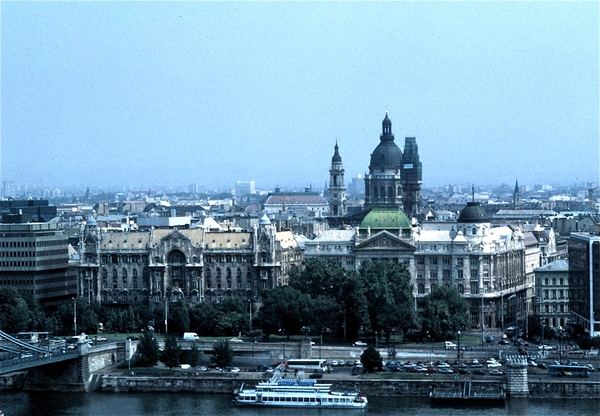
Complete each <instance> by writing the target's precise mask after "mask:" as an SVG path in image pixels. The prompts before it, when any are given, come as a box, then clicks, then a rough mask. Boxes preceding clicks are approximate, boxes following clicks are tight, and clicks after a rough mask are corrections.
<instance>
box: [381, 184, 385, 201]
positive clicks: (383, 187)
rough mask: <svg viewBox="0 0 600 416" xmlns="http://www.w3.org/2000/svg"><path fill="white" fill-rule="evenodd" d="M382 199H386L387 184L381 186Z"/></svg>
mask: <svg viewBox="0 0 600 416" xmlns="http://www.w3.org/2000/svg"><path fill="white" fill-rule="evenodd" d="M381 199H385V186H381Z"/></svg>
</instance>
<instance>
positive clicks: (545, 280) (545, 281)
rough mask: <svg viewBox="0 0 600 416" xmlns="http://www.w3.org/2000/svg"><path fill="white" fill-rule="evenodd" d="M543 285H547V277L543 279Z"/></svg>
mask: <svg viewBox="0 0 600 416" xmlns="http://www.w3.org/2000/svg"><path fill="white" fill-rule="evenodd" d="M544 285H546V286H548V278H545V279H544Z"/></svg>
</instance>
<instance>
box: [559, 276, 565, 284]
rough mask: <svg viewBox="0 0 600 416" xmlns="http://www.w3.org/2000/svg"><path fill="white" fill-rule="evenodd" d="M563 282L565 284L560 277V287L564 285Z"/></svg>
mask: <svg viewBox="0 0 600 416" xmlns="http://www.w3.org/2000/svg"><path fill="white" fill-rule="evenodd" d="M564 282H565V281H564V279H563V278H562V277H561V278H560V284H561V285H564V284H565V283H564Z"/></svg>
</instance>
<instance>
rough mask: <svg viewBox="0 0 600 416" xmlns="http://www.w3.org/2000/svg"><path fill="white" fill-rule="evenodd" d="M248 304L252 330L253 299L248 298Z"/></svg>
mask: <svg viewBox="0 0 600 416" xmlns="http://www.w3.org/2000/svg"><path fill="white" fill-rule="evenodd" d="M248 304H249V305H250V331H252V299H248Z"/></svg>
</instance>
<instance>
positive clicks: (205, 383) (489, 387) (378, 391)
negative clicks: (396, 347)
mask: <svg viewBox="0 0 600 416" xmlns="http://www.w3.org/2000/svg"><path fill="white" fill-rule="evenodd" d="M263 379H264V377H262V375H261V374H259V373H235V374H231V373H222V374H211V373H207V374H198V375H195V374H194V375H190V376H188V377H168V376H160V377H153V376H118V375H104V376H103V377H102V381H101V385H100V386H99V389H98V390H99V391H102V392H107V393H119V392H174V393H177V392H196V393H218V394H231V393H232V392H233V391H234V390H235V389H237V388H239V387H240V385H241V384H242V383H244V385H245V386H247V387H253V386H255V385H256V383H258V382H259V381H261V380H263ZM322 381H323V382H327V383H331V384H333V385H334V386H335V388H336V390H340V391H356V390H358V391H360V392H361V393H363V394H365V395H367V396H382V397H392V396H395V397H428V396H429V393H430V392H431V391H433V390H434V389H435V390H437V391H460V390H461V389H462V387H463V380H462V379H457V380H454V379H444V378H443V377H431V376H428V377H420V378H411V379H400V378H397V379H394V378H385V379H383V378H381V377H380V376H379V375H378V374H365V375H363V376H358V377H357V376H340V375H335V376H333V375H328V376H326V377H324V378H323V380H322ZM472 389H473V391H474V392H479V393H497V392H499V391H505V390H506V379H505V378H501V379H494V380H472ZM529 397H531V398H562V399H565V398H572V399H600V383H598V382H596V381H589V380H580V379H570V380H565V379H544V380H542V381H539V380H535V381H534V380H530V381H529Z"/></svg>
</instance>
